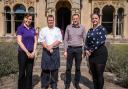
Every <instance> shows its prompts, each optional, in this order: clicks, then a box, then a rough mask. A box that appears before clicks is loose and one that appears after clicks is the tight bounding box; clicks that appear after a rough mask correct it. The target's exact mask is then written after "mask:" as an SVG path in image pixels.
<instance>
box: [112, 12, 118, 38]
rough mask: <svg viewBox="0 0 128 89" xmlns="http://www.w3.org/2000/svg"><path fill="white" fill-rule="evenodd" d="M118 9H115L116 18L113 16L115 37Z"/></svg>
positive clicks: (114, 33) (114, 35) (114, 34)
mask: <svg viewBox="0 0 128 89" xmlns="http://www.w3.org/2000/svg"><path fill="white" fill-rule="evenodd" d="M116 22H117V10H115V14H114V18H113V37H114V38H115V37H116V27H117V24H116Z"/></svg>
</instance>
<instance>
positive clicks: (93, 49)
mask: <svg viewBox="0 0 128 89" xmlns="http://www.w3.org/2000/svg"><path fill="white" fill-rule="evenodd" d="M91 21H92V24H93V27H92V28H90V29H89V31H88V33H87V37H86V41H85V47H84V50H85V54H86V56H87V57H88V58H89V67H90V71H91V73H92V78H93V84H94V89H103V86H104V77H103V73H104V69H105V65H106V61H107V57H108V52H107V48H106V46H105V40H106V35H107V32H106V29H105V28H104V27H103V26H102V25H100V16H99V15H98V14H95V13H94V14H92V16H91Z"/></svg>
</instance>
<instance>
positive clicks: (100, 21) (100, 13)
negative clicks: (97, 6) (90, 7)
mask: <svg viewBox="0 0 128 89" xmlns="http://www.w3.org/2000/svg"><path fill="white" fill-rule="evenodd" d="M102 16H103V15H102V10H100V24H102Z"/></svg>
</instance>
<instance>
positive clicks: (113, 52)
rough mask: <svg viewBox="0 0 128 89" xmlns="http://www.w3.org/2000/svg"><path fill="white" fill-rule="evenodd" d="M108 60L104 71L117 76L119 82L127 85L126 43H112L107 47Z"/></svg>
mask: <svg viewBox="0 0 128 89" xmlns="http://www.w3.org/2000/svg"><path fill="white" fill-rule="evenodd" d="M108 53H109V57H108V62H107V66H106V71H109V72H112V73H114V74H116V75H117V77H118V78H119V82H118V83H119V84H121V85H122V86H123V87H128V58H127V57H128V45H121V44H120V45H112V46H109V47H108Z"/></svg>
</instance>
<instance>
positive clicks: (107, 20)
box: [102, 5, 115, 34]
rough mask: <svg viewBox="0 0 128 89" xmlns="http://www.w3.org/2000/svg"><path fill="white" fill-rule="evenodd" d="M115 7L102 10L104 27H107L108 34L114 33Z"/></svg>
mask: <svg viewBox="0 0 128 89" xmlns="http://www.w3.org/2000/svg"><path fill="white" fill-rule="evenodd" d="M114 11H115V9H114V7H113V6H111V5H110V6H108V5H106V6H105V7H104V8H103V10H102V14H103V16H102V25H103V26H105V27H106V29H107V32H108V34H110V33H112V32H113V16H114Z"/></svg>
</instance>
